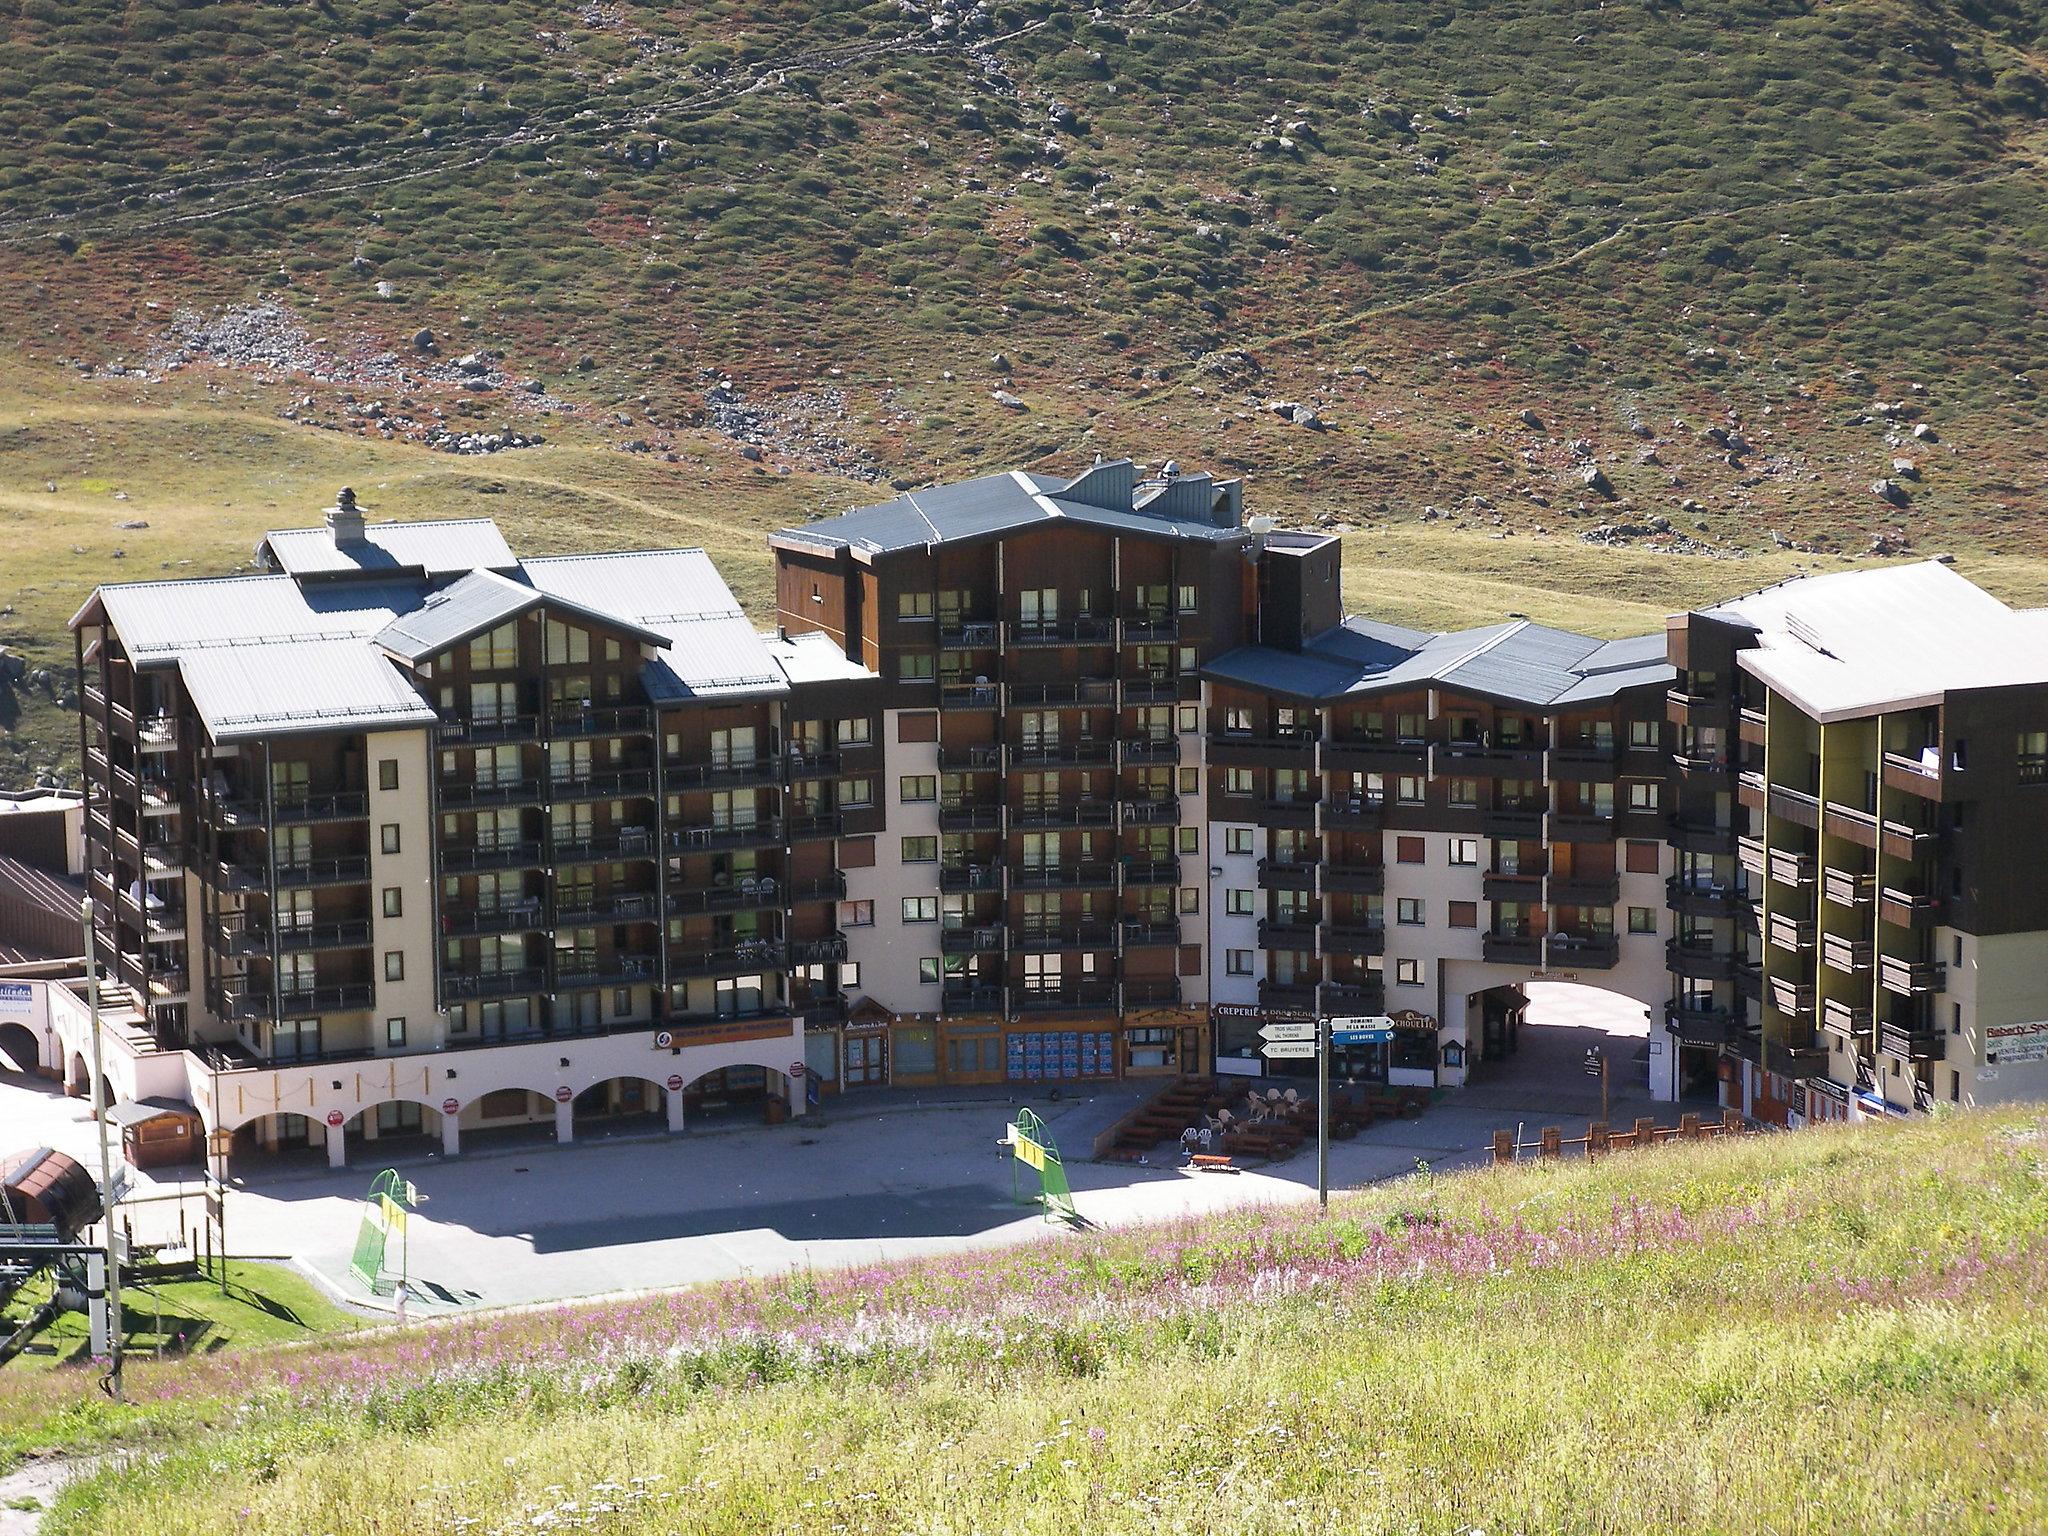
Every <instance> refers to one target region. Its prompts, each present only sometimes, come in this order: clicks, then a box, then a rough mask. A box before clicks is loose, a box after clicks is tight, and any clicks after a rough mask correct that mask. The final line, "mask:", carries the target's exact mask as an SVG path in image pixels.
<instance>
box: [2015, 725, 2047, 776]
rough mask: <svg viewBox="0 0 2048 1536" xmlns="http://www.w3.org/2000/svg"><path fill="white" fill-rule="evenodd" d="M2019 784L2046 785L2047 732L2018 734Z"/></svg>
mask: <svg viewBox="0 0 2048 1536" xmlns="http://www.w3.org/2000/svg"><path fill="white" fill-rule="evenodd" d="M2019 759H2020V764H2019V766H2020V782H2021V783H2022V784H2041V783H2048V731H2021V732H2020V750H2019Z"/></svg>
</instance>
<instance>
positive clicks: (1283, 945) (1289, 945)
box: [1259, 916, 1316, 950]
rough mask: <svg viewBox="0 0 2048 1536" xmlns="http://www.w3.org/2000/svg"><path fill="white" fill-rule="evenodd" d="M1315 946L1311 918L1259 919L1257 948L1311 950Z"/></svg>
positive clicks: (1314, 926)
mask: <svg viewBox="0 0 2048 1536" xmlns="http://www.w3.org/2000/svg"><path fill="white" fill-rule="evenodd" d="M1315 947H1316V924H1315V920H1314V919H1313V918H1310V917H1307V916H1303V917H1300V918H1295V919H1288V918H1284V917H1280V918H1262V919H1260V922H1259V948H1261V949H1299V950H1312V949H1314V948H1315Z"/></svg>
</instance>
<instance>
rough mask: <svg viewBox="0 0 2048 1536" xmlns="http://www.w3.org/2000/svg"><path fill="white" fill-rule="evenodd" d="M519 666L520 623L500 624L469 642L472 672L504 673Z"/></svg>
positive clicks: (515, 621)
mask: <svg viewBox="0 0 2048 1536" xmlns="http://www.w3.org/2000/svg"><path fill="white" fill-rule="evenodd" d="M518 665H519V623H518V621H517V620H514V621H513V622H512V623H510V624H500V625H499V626H498V627H497V628H496V629H493V630H487V631H485V632H484V633H483V634H481V635H478V636H476V637H475V638H474V639H472V640H471V641H470V642H469V668H470V670H471V671H472V672H503V671H505V670H507V669H509V668H512V667H516V666H518Z"/></svg>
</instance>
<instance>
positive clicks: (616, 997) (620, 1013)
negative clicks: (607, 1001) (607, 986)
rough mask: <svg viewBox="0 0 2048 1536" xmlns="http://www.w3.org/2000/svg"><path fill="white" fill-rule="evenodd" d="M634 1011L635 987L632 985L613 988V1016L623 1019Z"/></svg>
mask: <svg viewBox="0 0 2048 1536" xmlns="http://www.w3.org/2000/svg"><path fill="white" fill-rule="evenodd" d="M632 1011H633V989H632V988H631V987H614V988H612V1017H613V1018H615V1019H623V1018H625V1017H627V1016H628V1015H629V1014H631V1013H632Z"/></svg>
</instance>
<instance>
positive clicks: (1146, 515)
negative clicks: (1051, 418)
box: [775, 459, 1244, 555]
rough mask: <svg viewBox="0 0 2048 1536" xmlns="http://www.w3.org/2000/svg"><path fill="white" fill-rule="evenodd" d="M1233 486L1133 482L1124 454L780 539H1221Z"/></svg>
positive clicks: (869, 546)
mask: <svg viewBox="0 0 2048 1536" xmlns="http://www.w3.org/2000/svg"><path fill="white" fill-rule="evenodd" d="M1240 510H1241V508H1240V505H1239V502H1238V500H1237V495H1236V487H1235V486H1234V484H1217V483H1216V482H1213V481H1211V480H1210V479H1209V477H1208V476H1207V475H1185V476H1177V477H1176V478H1174V479H1173V480H1171V481H1148V482H1144V483H1142V484H1141V483H1139V482H1138V480H1137V477H1136V474H1135V471H1134V467H1133V466H1132V465H1131V463H1130V461H1129V460H1127V459H1118V460H1113V461H1110V462H1108V463H1103V464H1098V465H1096V466H1094V468H1092V469H1090V470H1088V471H1086V472H1085V473H1083V474H1080V475H1076V476H1074V477H1073V478H1072V479H1070V480H1059V479H1056V478H1053V477H1051V476H1047V475H1034V474H1029V473H1026V472H1025V471H1023V470H1011V471H1009V472H1008V473H1006V474H999V475H982V476H979V477H978V478H976V479H972V480H961V481H956V482H955V483H953V484H951V485H935V486H930V487H927V488H926V489H923V490H917V491H905V492H904V493H903V494H902V495H901V496H898V497H897V498H896V499H895V500H894V501H886V502H882V503H879V504H878V505H875V506H871V507H860V508H858V509H856V510H854V511H852V512H847V513H844V514H843V515H841V516H839V517H832V518H826V519H825V520H823V521H822V522H816V523H811V524H809V525H807V526H805V527H802V528H785V529H783V530H782V531H781V532H779V533H777V534H776V535H775V539H776V541H777V542H778V543H782V544H785V545H796V546H806V545H807V546H810V547H813V548H817V549H824V550H839V549H849V550H852V551H854V552H855V553H857V554H862V555H874V554H885V553H890V552H894V551H897V550H904V549H924V548H930V547H932V546H934V545H938V544H950V543H956V542H958V541H960V540H963V539H974V538H982V537H985V536H989V535H993V534H1002V533H1011V532H1015V531H1017V530H1019V529H1023V528H1029V527H1033V526H1035V525H1037V524H1040V523H1049V522H1054V521H1057V520H1059V519H1061V518H1066V519H1070V520H1072V521H1074V522H1078V523H1086V524H1089V525H1090V526H1093V527H1098V528H1104V529H1108V530H1111V531H1113V532H1118V533H1137V534H1144V535H1148V536H1150V537H1153V538H1178V539H1212V540H1213V539H1224V538H1237V537H1241V536H1242V535H1243V531H1244V530H1243V527H1242V520H1241V517H1240V515H1239V513H1240Z"/></svg>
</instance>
